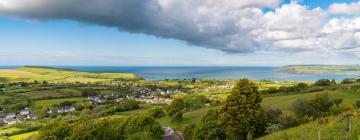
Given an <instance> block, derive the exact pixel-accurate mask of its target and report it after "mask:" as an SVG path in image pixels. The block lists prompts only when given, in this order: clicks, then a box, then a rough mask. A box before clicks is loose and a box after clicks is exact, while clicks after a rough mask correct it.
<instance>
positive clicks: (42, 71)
mask: <svg viewBox="0 0 360 140" xmlns="http://www.w3.org/2000/svg"><path fill="white" fill-rule="evenodd" d="M0 79H2V81H6V82H20V81H24V82H32V81H35V80H37V81H48V82H107V81H114V80H121V79H123V80H132V79H141V77H139V76H137V75H135V74H130V73H95V72H81V71H74V70H64V69H55V68H49V67H29V66H26V67H19V68H16V69H5V70H0Z"/></svg>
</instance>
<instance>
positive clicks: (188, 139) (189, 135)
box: [183, 124, 196, 140]
mask: <svg viewBox="0 0 360 140" xmlns="http://www.w3.org/2000/svg"><path fill="white" fill-rule="evenodd" d="M195 128H196V125H194V124H190V125H186V126H185V127H184V129H183V137H184V139H185V140H192V139H193V137H194V131H195Z"/></svg>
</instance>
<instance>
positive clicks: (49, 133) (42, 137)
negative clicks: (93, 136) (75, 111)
mask: <svg viewBox="0 0 360 140" xmlns="http://www.w3.org/2000/svg"><path fill="white" fill-rule="evenodd" d="M71 130H72V129H71V126H70V124H69V123H67V122H65V121H61V120H58V121H55V122H53V123H50V124H48V125H46V126H45V127H43V128H42V129H41V130H40V132H39V136H38V137H39V138H38V139H39V140H64V139H65V138H66V137H68V136H70V135H71Z"/></svg>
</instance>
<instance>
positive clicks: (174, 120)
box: [171, 112, 184, 123]
mask: <svg viewBox="0 0 360 140" xmlns="http://www.w3.org/2000/svg"><path fill="white" fill-rule="evenodd" d="M183 120H184V119H183V113H182V112H178V113H176V114H175V115H173V116H171V122H172V123H182V122H183Z"/></svg>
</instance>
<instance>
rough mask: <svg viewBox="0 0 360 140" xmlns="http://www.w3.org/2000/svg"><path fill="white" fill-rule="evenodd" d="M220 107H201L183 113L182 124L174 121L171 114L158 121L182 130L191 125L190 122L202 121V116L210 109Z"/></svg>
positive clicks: (163, 124)
mask: <svg viewBox="0 0 360 140" xmlns="http://www.w3.org/2000/svg"><path fill="white" fill-rule="evenodd" d="M218 108H219V106H212V107H204V108H201V109H198V110H194V111H190V112H186V113H184V115H183V118H184V121H183V122H182V123H181V124H176V123H172V122H171V118H170V117H169V116H166V117H162V118H160V119H158V121H159V123H160V124H161V125H162V126H171V127H173V128H175V129H177V130H181V127H182V126H185V125H189V124H197V123H198V122H200V120H201V119H202V117H203V116H204V115H206V113H207V112H208V111H209V110H212V109H218Z"/></svg>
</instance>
